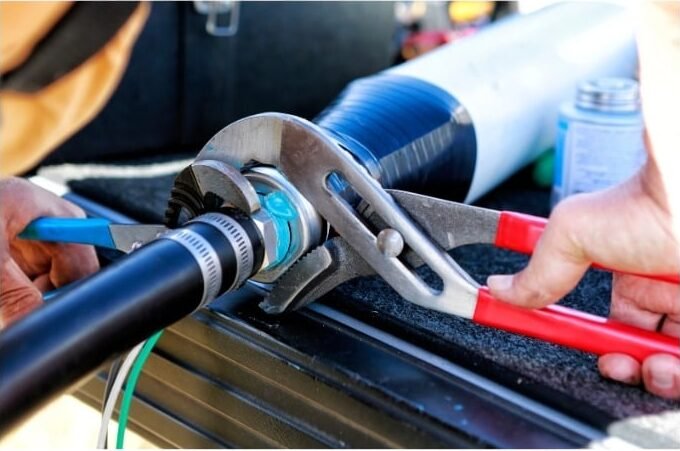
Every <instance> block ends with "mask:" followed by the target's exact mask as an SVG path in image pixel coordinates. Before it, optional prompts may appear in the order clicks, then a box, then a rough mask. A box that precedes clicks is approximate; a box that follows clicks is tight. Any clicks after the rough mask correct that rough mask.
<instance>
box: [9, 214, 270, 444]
mask: <svg viewBox="0 0 680 451" xmlns="http://www.w3.org/2000/svg"><path fill="white" fill-rule="evenodd" d="M246 221H247V220H240V221H239V223H241V225H242V226H243V228H244V229H246V232H247V233H246V241H247V242H249V244H250V245H251V246H253V248H254V250H255V252H254V254H255V255H256V259H257V255H261V252H259V251H258V249H260V248H261V241H260V239H259V235H258V234H257V232H256V230H255V228H254V226H253V225H252V224H250V223H246ZM181 230H185V231H186V230H189V231H190V232H189V233H194V234H197V235H200V236H201V237H202V238H203V239H204V240H205V241H206V242H207V243H208V244H209V245H210V246H211V247H212V248H213V249H214V250H215V251H217V255H218V256H219V260H220V263H221V267H222V274H223V277H222V281H221V288H220V293H222V292H224V291H225V290H227V289H229V288H230V287H232V285H233V282H234V280H236V277H237V268H238V264H237V258H236V252H235V250H234V248H233V247H232V245H231V242H230V241H229V240H228V239H227V238H226V237H225V236H224V234H223V233H222V232H220V231H219V230H218V229H217V228H216V227H214V226H212V225H207V224H202V223H191V224H188V225H187V226H185V227H182V228H181ZM173 233H176V232H173ZM257 267H258V262H257V261H255V262H254V265H253V268H257ZM247 275H248V276H249V275H251V274H247ZM234 288H235V287H234ZM203 292H204V284H203V272H202V270H201V266H200V265H199V263H198V261H197V259H196V258H195V256H194V254H192V252H190V251H189V250H188V249H187V248H186V247H185V245H183V244H181V243H180V242H177V241H174V240H172V239H158V240H156V241H153V242H151V243H149V244H148V245H146V246H144V247H142V248H141V249H139V250H137V251H135V252H134V253H132V254H130V255H128V256H125V257H123V258H121V259H120V260H118V261H117V262H115V263H113V264H112V265H110V266H108V267H106V268H104V269H103V270H101V271H100V272H98V273H97V274H95V275H93V276H92V277H90V278H89V280H88V281H87V283H82V284H78V285H76V286H74V288H73V289H71V290H69V291H68V292H66V293H64V294H61V295H58V296H56V297H55V298H54V299H53V300H52V301H51V302H49V303H47V304H46V305H44V306H43V307H41V308H40V309H39V310H37V311H35V312H33V313H31V314H30V315H28V316H27V317H25V318H24V319H22V320H20V321H18V322H17V323H15V324H13V325H11V326H10V327H8V328H7V329H6V330H4V331H3V332H2V333H0V434H1V433H3V432H5V431H7V430H8V429H9V428H11V427H12V426H13V425H15V424H16V422H17V421H18V420H20V419H22V418H23V417H24V416H26V415H28V414H29V413H30V412H31V411H33V409H35V408H36V407H38V406H39V404H41V403H43V402H46V401H48V400H49V399H51V398H52V397H54V396H56V395H58V394H59V393H61V392H62V391H64V390H65V389H67V388H68V387H70V386H71V385H73V384H74V383H75V382H77V381H78V380H79V379H81V378H82V377H83V376H85V375H87V374H89V373H91V372H93V371H95V370H96V369H97V368H98V367H99V366H100V365H102V364H103V363H105V362H106V361H107V360H108V359H109V358H110V357H112V356H114V355H116V354H119V353H122V352H124V351H126V350H128V349H130V348H131V347H132V346H134V345H135V344H137V343H139V342H141V341H143V340H144V339H146V338H148V337H149V336H150V335H152V334H153V333H154V332H156V331H158V330H160V329H163V328H164V327H167V326H168V325H170V324H172V323H174V322H176V321H178V320H180V319H182V318H183V317H185V316H186V315H188V314H190V313H191V312H193V311H194V310H195V309H196V308H198V307H199V305H200V302H201V299H202V298H203Z"/></svg>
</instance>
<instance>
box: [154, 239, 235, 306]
mask: <svg viewBox="0 0 680 451" xmlns="http://www.w3.org/2000/svg"><path fill="white" fill-rule="evenodd" d="M160 239H168V240H173V241H176V242H177V243H179V244H181V245H182V246H184V247H185V248H186V250H188V251H189V252H190V253H191V255H193V257H194V259H195V260H196V263H198V266H199V267H200V268H201V275H202V276H203V297H202V298H201V303H200V305H199V307H203V306H204V305H206V304H207V303H209V302H210V301H212V300H213V299H215V298H216V297H217V295H218V294H220V286H221V285H222V264H221V263H220V257H219V255H217V252H215V249H213V247H212V246H211V245H210V243H209V242H208V240H206V239H205V238H203V237H202V236H201V235H199V234H198V233H196V232H194V231H193V230H188V229H179V230H173V231H171V232H169V233H166V234H165V235H163V236H161V237H160Z"/></svg>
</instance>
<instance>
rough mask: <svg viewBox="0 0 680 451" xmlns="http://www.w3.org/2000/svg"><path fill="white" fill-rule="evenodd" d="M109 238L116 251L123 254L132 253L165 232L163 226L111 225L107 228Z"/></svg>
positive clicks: (165, 229) (165, 228)
mask: <svg viewBox="0 0 680 451" xmlns="http://www.w3.org/2000/svg"><path fill="white" fill-rule="evenodd" d="M109 230H110V231H111V238H112V239H113V243H114V244H115V245H116V249H118V250H119V251H123V252H132V251H134V250H135V249H137V248H139V247H140V246H143V245H144V244H146V243H148V242H149V241H152V240H154V239H156V238H158V237H159V236H161V235H162V234H163V233H165V232H167V230H168V229H167V227H165V226H164V225H154V224H149V225H141V224H139V225H138V224H111V225H110V226H109Z"/></svg>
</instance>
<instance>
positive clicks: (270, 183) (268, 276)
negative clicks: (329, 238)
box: [245, 167, 326, 283]
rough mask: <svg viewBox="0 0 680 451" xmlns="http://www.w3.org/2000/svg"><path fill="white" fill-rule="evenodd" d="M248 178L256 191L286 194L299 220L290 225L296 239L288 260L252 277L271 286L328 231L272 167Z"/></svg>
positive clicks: (258, 169) (253, 172)
mask: <svg viewBox="0 0 680 451" xmlns="http://www.w3.org/2000/svg"><path fill="white" fill-rule="evenodd" d="M245 177H246V179H247V180H248V181H249V182H250V183H251V184H252V186H253V187H254V188H255V190H256V191H258V190H267V191H280V192H283V193H284V194H285V195H286V196H287V197H288V198H289V199H290V200H291V203H292V205H293V206H294V208H295V211H296V213H297V216H296V218H295V219H294V220H292V221H291V228H292V229H293V230H291V235H293V236H294V237H295V238H294V239H293V240H292V241H291V249H290V250H289V252H288V257H287V258H286V259H285V260H284V261H282V262H281V263H279V264H278V265H276V266H274V267H272V268H267V267H266V265H262V268H263V269H262V270H261V271H260V272H258V273H257V274H255V276H253V277H252V279H253V280H255V281H258V282H265V283H271V282H274V281H275V280H277V279H278V278H279V277H280V276H281V274H283V273H284V272H285V271H286V270H287V269H288V268H289V267H290V266H291V265H292V264H293V263H295V262H296V261H297V260H298V259H299V258H300V257H301V256H302V255H304V254H305V253H306V252H308V251H309V250H310V249H312V248H313V247H314V246H316V245H317V244H319V243H320V242H322V241H323V238H324V237H325V236H326V227H325V224H324V221H323V219H322V218H321V216H319V214H318V213H317V212H316V209H315V208H314V207H313V206H312V205H311V204H310V203H309V201H307V199H305V197H304V196H302V194H300V192H299V191H298V190H297V189H296V188H295V187H294V186H293V184H292V183H290V181H289V180H288V179H287V178H286V177H284V175H283V174H282V173H281V172H280V171H279V170H277V169H274V168H271V167H254V168H252V169H250V170H249V171H248V172H246V173H245ZM265 245H266V243H265Z"/></svg>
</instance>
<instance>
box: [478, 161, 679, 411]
mask: <svg viewBox="0 0 680 451" xmlns="http://www.w3.org/2000/svg"><path fill="white" fill-rule="evenodd" d="M665 199H666V196H665V193H664V188H663V184H662V183H661V179H660V176H659V173H658V171H657V169H656V166H655V165H654V162H653V160H652V159H650V161H649V162H648V163H647V165H646V166H645V167H644V168H643V169H642V170H641V171H640V172H639V173H638V174H637V175H636V176H635V177H634V178H632V179H630V180H628V181H627V182H626V183H624V184H622V185H619V186H617V187H614V188H611V189H608V190H605V191H601V192H597V193H590V194H582V195H578V196H573V197H571V198H568V199H566V200H565V201H563V202H561V203H559V204H558V205H557V207H556V208H555V210H554V211H553V213H552V214H551V216H550V220H549V221H548V225H547V227H546V229H545V232H544V233H543V235H542V236H541V239H540V240H539V243H538V244H537V246H536V249H535V251H534V254H533V256H532V257H531V260H530V261H529V264H528V265H527V267H526V268H525V269H524V270H522V271H520V272H519V273H517V274H515V275H495V276H491V277H489V279H488V280H487V284H488V286H489V289H490V291H491V294H492V295H493V296H495V297H496V298H498V299H501V300H504V301H507V302H510V303H513V304H516V305H519V306H522V307H528V308H540V307H544V306H546V305H549V304H552V303H554V302H556V301H557V300H559V299H560V298H562V297H564V296H565V295H566V294H567V293H569V291H571V290H572V289H573V288H574V287H575V286H576V284H577V283H578V282H579V280H580V279H581V278H582V277H583V274H584V273H585V271H586V270H587V269H588V267H589V266H590V264H591V263H592V262H597V263H599V264H601V265H603V266H606V267H608V268H612V269H614V270H617V271H622V272H629V273H638V274H677V273H680V248H679V247H678V240H677V238H676V236H675V235H674V233H673V229H672V218H671V214H670V213H669V208H668V205H667V203H666V200H665ZM610 317H611V318H613V319H615V320H618V321H622V322H625V323H629V324H632V325H635V326H638V327H640V328H644V329H649V330H658V331H660V332H662V333H665V334H669V335H674V336H678V337H680V286H678V285H675V284H669V283H665V282H657V281H654V280H649V279H645V278H642V277H636V276H631V275H615V276H614V279H613V285H612V304H611V312H610ZM598 366H599V369H600V372H601V373H602V375H603V376H605V377H608V378H611V379H614V380H617V381H620V382H624V383H629V384H638V383H640V381H643V382H644V385H645V387H646V388H647V390H649V391H650V392H651V393H654V394H656V395H659V396H662V397H666V398H673V399H680V359H678V358H676V357H674V356H671V355H664V354H656V355H653V356H650V357H649V358H647V359H646V360H645V361H644V362H642V364H640V363H639V362H638V361H636V360H635V359H633V358H632V357H630V356H628V355H625V354H608V355H604V356H601V357H600V359H599V362H598Z"/></svg>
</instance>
